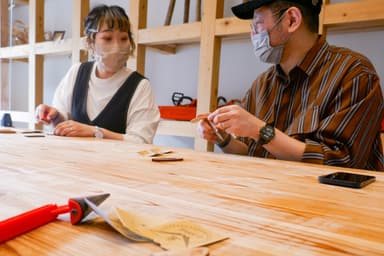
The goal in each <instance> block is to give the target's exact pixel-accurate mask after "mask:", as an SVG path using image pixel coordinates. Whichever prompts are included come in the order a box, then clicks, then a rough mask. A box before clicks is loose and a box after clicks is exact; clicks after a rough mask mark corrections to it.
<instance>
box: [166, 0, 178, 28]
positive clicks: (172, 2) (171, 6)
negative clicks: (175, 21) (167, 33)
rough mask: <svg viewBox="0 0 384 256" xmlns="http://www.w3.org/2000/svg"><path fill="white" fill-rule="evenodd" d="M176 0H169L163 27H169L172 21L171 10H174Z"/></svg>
mask: <svg viewBox="0 0 384 256" xmlns="http://www.w3.org/2000/svg"><path fill="white" fill-rule="evenodd" d="M175 3H176V0H169V5H168V11H167V17H166V18H165V22H164V26H169V25H170V24H171V21H172V16H173V10H174V9H175Z"/></svg>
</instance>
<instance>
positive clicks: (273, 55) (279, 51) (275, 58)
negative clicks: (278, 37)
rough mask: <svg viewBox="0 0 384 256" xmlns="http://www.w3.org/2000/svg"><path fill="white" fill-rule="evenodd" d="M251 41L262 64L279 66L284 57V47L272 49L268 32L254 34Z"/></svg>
mask: <svg viewBox="0 0 384 256" xmlns="http://www.w3.org/2000/svg"><path fill="white" fill-rule="evenodd" d="M251 40H252V44H253V51H254V53H255V55H256V56H257V57H259V59H260V60H261V61H262V62H266V63H273V64H278V63H280V61H281V56H282V55H283V50H284V45H279V46H276V47H272V46H271V43H270V42H269V41H270V40H269V34H268V31H266V30H265V31H263V32H260V33H258V34H255V35H254V34H252V35H251Z"/></svg>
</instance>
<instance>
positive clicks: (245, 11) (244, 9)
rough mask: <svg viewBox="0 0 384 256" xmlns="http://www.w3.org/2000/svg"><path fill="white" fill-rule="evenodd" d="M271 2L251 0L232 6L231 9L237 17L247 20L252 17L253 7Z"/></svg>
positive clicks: (270, 1)
mask: <svg viewBox="0 0 384 256" xmlns="http://www.w3.org/2000/svg"><path fill="white" fill-rule="evenodd" d="M272 2H273V0H256V1H255V0H253V1H249V2H246V3H243V4H239V5H236V6H233V7H232V8H231V9H232V12H233V14H234V15H235V16H236V17H237V18H239V19H243V20H249V19H252V18H253V13H254V11H255V9H257V8H260V7H261V6H263V5H266V4H270V3H272Z"/></svg>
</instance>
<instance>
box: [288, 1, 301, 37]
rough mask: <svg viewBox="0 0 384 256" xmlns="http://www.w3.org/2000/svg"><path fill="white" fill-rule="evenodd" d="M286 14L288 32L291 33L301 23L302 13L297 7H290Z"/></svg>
mask: <svg viewBox="0 0 384 256" xmlns="http://www.w3.org/2000/svg"><path fill="white" fill-rule="evenodd" d="M287 16H288V18H289V26H288V32H289V33H292V32H295V31H296V30H298V29H299V27H300V26H301V24H302V23H303V15H302V14H301V11H300V9H299V8H297V7H291V8H289V9H288V10H287Z"/></svg>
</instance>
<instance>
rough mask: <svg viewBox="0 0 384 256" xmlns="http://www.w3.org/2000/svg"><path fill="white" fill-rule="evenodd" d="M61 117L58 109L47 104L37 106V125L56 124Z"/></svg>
mask: <svg viewBox="0 0 384 256" xmlns="http://www.w3.org/2000/svg"><path fill="white" fill-rule="evenodd" d="M59 117H60V113H59V111H57V109H56V108H54V107H51V106H48V105H45V104H40V105H39V106H37V108H36V111H35V119H36V122H37V123H44V124H51V123H54V124H56V123H57V122H56V120H58V119H59Z"/></svg>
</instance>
